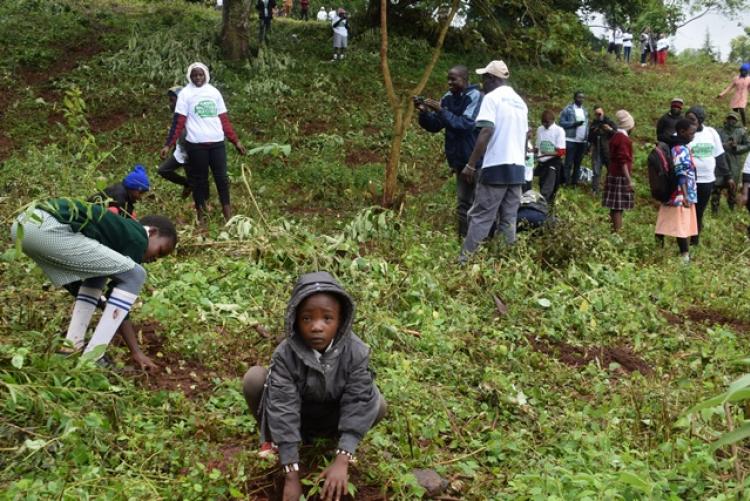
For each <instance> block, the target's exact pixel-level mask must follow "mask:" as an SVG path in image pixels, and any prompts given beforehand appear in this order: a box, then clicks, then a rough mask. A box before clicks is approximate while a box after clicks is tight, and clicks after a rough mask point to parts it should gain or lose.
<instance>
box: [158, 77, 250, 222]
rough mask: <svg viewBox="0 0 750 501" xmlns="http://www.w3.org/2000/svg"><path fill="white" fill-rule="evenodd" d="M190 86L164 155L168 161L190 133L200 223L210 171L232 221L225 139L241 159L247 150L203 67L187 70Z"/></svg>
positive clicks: (182, 98) (188, 144) (177, 111)
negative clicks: (170, 154) (179, 142)
mask: <svg viewBox="0 0 750 501" xmlns="http://www.w3.org/2000/svg"><path fill="white" fill-rule="evenodd" d="M187 79H188V85H187V86H186V87H184V88H183V89H182V91H180V94H179V95H178V97H177V104H176V105H175V114H174V119H173V121H172V128H171V129H170V131H169V136H168V137H167V142H166V144H165V146H164V148H162V151H161V155H162V158H165V157H166V156H167V155H168V154H169V149H170V148H171V147H172V146H174V144H175V142H176V141H177V138H179V137H180V134H182V130H183V129H187V135H186V137H185V140H186V149H187V153H188V157H189V159H190V184H191V186H192V187H193V200H194V201H195V210H196V211H197V212H198V219H199V220H201V221H203V220H204V219H205V210H206V199H207V198H208V170H209V168H210V169H211V173H212V174H213V177H214V182H215V183H216V191H218V192H219V200H220V201H221V210H222V213H223V214H224V219H225V220H229V219H230V218H231V217H232V206H231V204H230V200H229V178H228V177H227V150H226V147H225V146H224V138H227V139H229V141H231V142H232V144H234V146H235V148H237V151H238V152H239V153H240V155H244V154H245V147H244V146H242V143H240V140H239V138H238V137H237V133H236V132H235V131H234V128H233V127H232V123H231V122H230V121H229V115H228V114H227V108H226V106H225V105H224V98H223V97H222V96H221V93H220V92H219V91H218V89H216V87H214V86H213V85H210V84H209V83H208V82H209V81H210V80H211V75H210V74H209V72H208V68H207V67H206V65H204V64H203V63H193V64H191V65H190V66H189V67H188V70H187Z"/></svg>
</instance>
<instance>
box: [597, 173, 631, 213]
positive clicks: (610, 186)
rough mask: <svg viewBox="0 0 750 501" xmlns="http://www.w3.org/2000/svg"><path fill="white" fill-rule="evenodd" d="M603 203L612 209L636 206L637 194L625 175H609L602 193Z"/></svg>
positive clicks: (626, 208)
mask: <svg viewBox="0 0 750 501" xmlns="http://www.w3.org/2000/svg"><path fill="white" fill-rule="evenodd" d="M602 205H603V206H604V207H606V208H608V209H611V210H628V209H632V208H633V207H634V206H635V196H634V194H633V192H632V191H630V185H629V184H628V178H626V177H625V176H607V182H606V183H605V184H604V193H602Z"/></svg>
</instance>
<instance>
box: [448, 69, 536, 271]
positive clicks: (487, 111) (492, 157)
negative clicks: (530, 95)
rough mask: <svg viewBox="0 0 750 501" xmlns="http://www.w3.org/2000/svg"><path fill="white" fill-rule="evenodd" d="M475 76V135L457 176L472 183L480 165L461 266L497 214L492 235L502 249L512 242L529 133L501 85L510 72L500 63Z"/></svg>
mask: <svg viewBox="0 0 750 501" xmlns="http://www.w3.org/2000/svg"><path fill="white" fill-rule="evenodd" d="M476 71H477V73H478V74H480V75H482V88H483V90H484V92H485V96H484V99H483V100H482V105H481V107H480V108H479V114H478V115H477V118H476V124H477V127H478V128H479V129H480V132H479V136H478V138H477V142H476V145H475V146H474V150H473V151H472V153H471V156H470V157H469V161H468V162H467V163H466V166H465V167H464V169H463V170H462V171H461V175H462V176H464V178H465V179H466V180H467V182H474V180H475V175H476V174H477V162H478V161H479V159H480V158H483V160H482V165H481V169H479V172H478V174H479V176H478V179H477V180H476V182H477V186H476V189H475V192H474V204H473V205H472V206H471V209H470V210H469V215H468V217H469V231H468V232H467V234H466V238H465V239H464V243H463V247H462V249H461V256H460V258H459V261H460V262H461V263H464V262H466V260H467V259H468V257H469V255H470V254H471V253H473V252H474V251H475V250H476V249H477V247H479V244H480V243H481V242H482V240H484V239H485V238H487V236H488V235H489V233H490V229H491V228H492V225H493V223H494V222H495V219H496V218H497V217H498V213H499V225H498V230H499V231H501V232H502V233H503V235H504V236H505V242H506V243H507V244H513V243H515V241H516V219H517V216H518V207H519V205H520V204H521V186H522V185H523V183H524V171H525V167H524V166H525V163H526V133H527V131H528V128H529V125H528V124H529V119H528V115H529V110H528V108H527V106H526V103H525V102H524V101H523V99H521V97H520V96H519V95H518V94H516V92H515V91H514V90H513V89H512V88H511V87H510V86H508V85H507V80H508V77H509V76H510V72H509V71H508V67H507V66H506V64H505V63H504V62H503V61H492V62H491V63H490V64H488V65H487V66H486V67H485V68H481V69H478V70H476Z"/></svg>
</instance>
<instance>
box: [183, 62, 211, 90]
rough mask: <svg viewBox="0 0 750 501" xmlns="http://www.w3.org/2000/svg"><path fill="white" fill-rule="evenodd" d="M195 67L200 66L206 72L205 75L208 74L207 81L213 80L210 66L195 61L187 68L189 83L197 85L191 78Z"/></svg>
mask: <svg viewBox="0 0 750 501" xmlns="http://www.w3.org/2000/svg"><path fill="white" fill-rule="evenodd" d="M195 68H200V69H201V70H203V73H205V75H206V83H208V82H210V81H211V74H210V73H209V72H208V66H206V65H205V64H203V63H198V62H196V63H193V64H191V65H190V66H188V69H187V81H188V85H192V86H195V84H194V83H193V81H192V80H190V73H191V72H192V71H193V70H194V69H195Z"/></svg>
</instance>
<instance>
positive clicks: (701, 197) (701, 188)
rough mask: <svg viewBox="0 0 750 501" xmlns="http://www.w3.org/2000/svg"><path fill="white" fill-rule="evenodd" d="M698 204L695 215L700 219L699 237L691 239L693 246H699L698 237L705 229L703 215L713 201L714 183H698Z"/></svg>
mask: <svg viewBox="0 0 750 501" xmlns="http://www.w3.org/2000/svg"><path fill="white" fill-rule="evenodd" d="M697 187H698V203H697V204H695V215H696V216H697V218H698V235H695V236H693V237H691V238H690V243H691V244H692V245H698V237H699V236H700V234H701V229H703V213H704V212H706V207H708V202H709V201H710V200H711V193H712V192H713V191H714V183H713V181H711V182H710V183H698V184H697Z"/></svg>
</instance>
